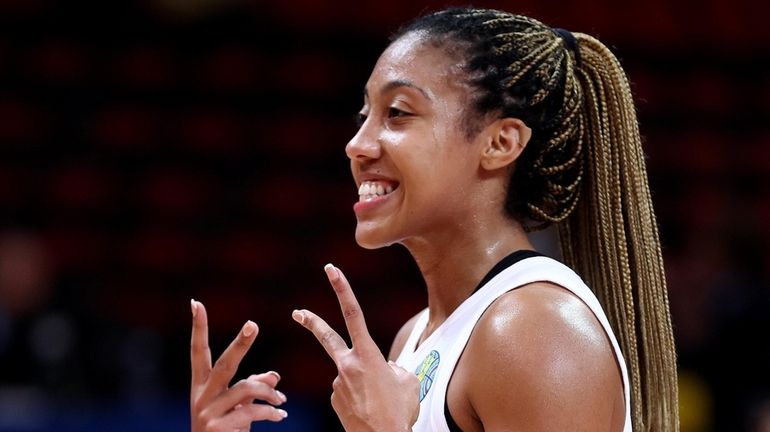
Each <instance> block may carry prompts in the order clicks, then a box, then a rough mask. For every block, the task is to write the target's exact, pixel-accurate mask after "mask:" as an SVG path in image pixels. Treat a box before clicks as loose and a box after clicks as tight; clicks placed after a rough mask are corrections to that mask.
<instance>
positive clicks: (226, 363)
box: [201, 321, 259, 398]
mask: <svg viewBox="0 0 770 432" xmlns="http://www.w3.org/2000/svg"><path fill="white" fill-rule="evenodd" d="M257 333H259V327H257V325H256V324H255V323H254V322H253V321H246V324H244V325H243V328H242V329H241V331H240V333H238V336H236V337H235V339H234V340H233V341H232V342H231V343H230V345H229V346H228V347H227V349H225V351H224V352H223V353H222V355H221V356H220V357H219V359H217V361H216V363H214V367H213V368H212V369H211V374H209V378H208V383H207V386H206V389H205V390H204V392H203V395H201V397H202V398H208V397H212V396H214V395H216V394H218V393H221V392H223V391H224V390H225V389H226V388H227V386H228V385H229V384H230V381H232V380H233V376H235V372H236V371H237V370H238V366H239V365H240V363H241V360H243V357H244V356H245V355H246V352H247V351H248V350H249V348H251V345H252V344H253V343H254V339H256V338H257Z"/></svg>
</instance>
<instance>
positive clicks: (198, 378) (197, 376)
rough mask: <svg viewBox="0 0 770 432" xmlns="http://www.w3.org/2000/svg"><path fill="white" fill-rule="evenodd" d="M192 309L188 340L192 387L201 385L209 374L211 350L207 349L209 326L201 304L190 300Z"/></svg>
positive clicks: (204, 309)
mask: <svg viewBox="0 0 770 432" xmlns="http://www.w3.org/2000/svg"><path fill="white" fill-rule="evenodd" d="M190 307H191V308H192V316H193V318H192V337H191V340H190V365H191V369H192V386H193V387H195V386H198V385H200V384H203V383H204V382H205V381H206V379H207V378H208V376H209V372H211V350H210V349H209V325H208V316H207V314H206V308H205V307H203V303H201V302H197V301H195V300H192V299H191V300H190Z"/></svg>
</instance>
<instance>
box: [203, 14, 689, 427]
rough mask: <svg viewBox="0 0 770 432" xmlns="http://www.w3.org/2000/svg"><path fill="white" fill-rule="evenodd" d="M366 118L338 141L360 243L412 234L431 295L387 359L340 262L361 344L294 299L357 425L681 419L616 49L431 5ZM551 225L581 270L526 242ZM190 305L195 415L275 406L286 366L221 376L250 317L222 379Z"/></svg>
mask: <svg viewBox="0 0 770 432" xmlns="http://www.w3.org/2000/svg"><path fill="white" fill-rule="evenodd" d="M360 114H361V127H360V129H359V131H358V133H357V134H356V136H355V137H353V139H352V140H351V141H350V142H349V143H348V145H347V147H346V153H347V155H348V157H349V158H350V160H351V169H352V172H353V177H354V180H355V182H356V186H357V187H358V188H359V201H358V202H357V203H356V204H355V205H354V211H355V213H356V217H357V221H358V224H357V227H356V240H357V242H358V243H359V244H360V245H361V246H363V247H366V248H377V247H383V246H387V245H390V244H393V243H399V244H402V245H404V246H405V247H406V248H407V249H408V250H409V251H410V253H411V254H412V256H413V257H414V259H415V261H416V262H417V264H418V266H419V268H420V271H421V272H422V275H423V277H424V278H425V283H426V285H427V289H428V307H427V309H426V310H425V311H423V312H421V313H420V314H418V315H417V316H415V317H414V318H413V319H411V320H410V321H409V322H407V323H406V324H405V325H404V327H403V328H402V330H401V331H400V332H399V334H398V335H397V336H396V339H395V341H394V343H393V346H392V349H391V352H390V355H389V359H390V360H391V362H386V360H385V358H384V357H383V355H382V354H381V353H380V352H379V351H378V349H377V347H376V346H375V344H374V343H373V342H372V340H371V338H370V337H369V335H368V332H367V330H366V324H365V321H364V318H363V314H362V312H361V310H360V308H359V307H358V304H357V302H356V300H355V297H354V295H353V293H352V291H351V289H350V286H349V285H348V283H347V281H346V279H345V277H344V275H342V273H341V272H340V271H339V269H337V268H335V267H334V266H332V265H327V266H326V268H325V270H326V273H327V276H328V277H329V280H330V282H331V284H332V286H333V287H334V289H335V292H336V294H337V296H338V299H339V301H340V305H341V307H342V312H343V315H344V317H345V322H346V324H347V327H348V331H349V333H350V337H351V342H352V347H350V348H349V347H347V346H346V344H345V342H344V341H343V339H342V338H340V336H339V335H338V334H337V333H336V332H335V331H334V330H332V329H331V328H330V327H329V326H328V325H327V324H326V323H325V322H324V321H323V320H322V319H321V318H319V317H318V316H316V315H315V314H313V313H312V312H310V311H307V310H298V311H295V312H294V313H293V315H292V316H293V318H294V319H295V320H296V321H298V322H299V323H300V324H302V325H303V326H305V327H307V328H308V329H309V330H310V331H312V332H313V334H314V335H315V336H316V337H317V338H318V340H319V342H320V343H321V344H322V346H323V347H324V348H325V349H326V351H327V353H328V354H329V355H330V357H331V358H332V360H333V361H334V362H335V364H336V365H337V368H338V377H337V378H336V379H335V381H334V383H333V389H334V392H333V393H332V406H333V407H334V409H335V411H336V412H337V414H338V416H339V418H340V421H341V422H342V424H343V426H344V427H345V429H346V430H348V431H410V430H414V431H450V430H451V431H454V430H462V431H466V432H470V431H484V430H533V431H535V430H536V431H541V430H543V431H546V430H547V431H552V430H572V431H580V430H585V431H595V430H611V431H630V430H632V428H633V429H635V430H637V431H642V430H654V431H669V430H677V429H678V421H677V405H676V380H675V354H674V348H673V341H672V334H671V324H670V318H669V313H668V304H667V297H666V289H665V281H664V276H663V266H662V260H661V254H660V246H659V240H658V234H657V228H656V224H655V218H654V215H653V212H652V205H651V201H650V194H649V190H648V186H647V178H646V172H645V167H644V160H643V154H642V150H641V144H640V138H639V132H638V127H637V122H636V115H635V112H634V107H633V102H632V99H631V94H630V91H629V87H628V83H627V81H626V78H625V75H624V73H623V71H622V69H621V67H620V65H619V64H618V62H617V60H616V58H615V57H614V56H613V55H612V54H611V53H610V52H609V50H608V49H607V48H606V47H604V46H603V45H602V44H601V43H599V42H598V41H597V40H596V39H594V38H592V37H590V36H587V35H584V34H579V33H578V34H574V35H573V34H572V33H570V32H568V31H566V30H562V29H551V28H549V27H547V26H544V25H543V24H541V23H539V22H537V21H535V20H533V19H530V18H526V17H522V16H517V15H512V14H509V13H506V12H501V11H495V10H483V9H448V10H444V11H440V12H436V13H433V14H430V15H427V16H425V17H421V18H418V19H417V20H415V21H414V22H412V23H411V24H409V25H407V26H406V27H405V28H404V29H402V30H401V31H400V32H398V34H397V35H396V36H395V37H394V38H393V41H392V43H391V44H390V46H389V47H388V48H387V49H386V50H385V52H384V53H383V54H382V56H381V57H380V58H379V60H378V61H377V64H376V65H375V67H374V70H373V72H372V75H371V77H370V79H369V81H368V83H367V85H366V89H365V98H364V107H363V109H362V111H361V113H360ZM550 224H556V225H557V229H558V232H559V235H560V240H561V246H562V253H563V256H564V261H565V262H566V263H567V264H568V265H569V266H570V267H572V268H573V269H574V270H575V271H576V272H577V274H580V275H581V276H582V280H581V278H580V277H578V276H577V275H576V274H575V273H574V272H572V270H570V269H569V268H568V267H566V266H564V265H562V264H560V263H558V262H556V261H554V260H552V259H550V258H546V257H543V256H541V255H540V254H538V253H537V252H535V251H534V248H533V246H532V244H531V243H530V242H529V240H528V238H527V234H526V233H527V232H528V231H531V230H535V229H540V228H543V227H546V226H548V225H550ZM583 280H585V281H586V283H583ZM586 284H587V286H590V287H591V289H592V290H593V292H595V293H596V296H597V297H598V300H599V301H597V299H596V297H594V295H593V293H592V292H591V291H590V290H589V289H588V288H587V286H586ZM197 308H198V310H199V312H198V315H197V317H196V318H197V320H194V323H197V324H195V325H194V334H193V351H194V352H193V420H194V426H193V429H194V430H195V429H196V426H195V425H196V420H200V419H201V418H202V417H201V413H208V416H203V420H209V422H210V423H212V424H214V425H215V426H216V425H217V424H218V423H217V421H218V420H217V419H222V418H225V417H227V416H230V417H231V418H235V417H238V419H241V420H242V421H246V420H260V419H272V420H275V419H278V418H279V417H280V416H281V415H282V414H281V412H280V411H278V410H277V409H275V408H273V407H271V406H270V405H260V404H252V403H251V402H252V401H253V400H254V399H260V400H262V401H267V402H268V403H270V404H278V403H280V402H281V401H282V400H284V399H283V398H282V397H281V395H280V393H278V392H276V391H275V390H274V387H275V383H276V380H275V377H274V376H272V375H263V376H257V377H253V378H250V380H247V381H246V382H245V383H244V382H240V383H238V384H236V385H235V386H233V387H232V388H230V389H229V390H228V389H227V382H228V381H229V379H230V378H231V377H232V373H231V371H232V368H233V367H234V365H237V363H238V361H239V360H240V356H242V353H243V352H245V350H246V349H247V345H248V344H249V343H250V342H251V341H252V340H253V337H254V333H255V327H252V326H253V323H247V326H249V327H245V328H244V330H248V329H251V331H250V333H249V335H246V334H245V333H247V331H244V333H243V336H242V337H241V338H240V339H236V341H235V342H234V345H233V346H231V348H229V349H228V350H227V351H226V352H225V353H224V354H223V358H224V359H225V360H224V361H223V363H224V364H225V366H222V367H221V369H223V370H225V371H228V373H220V374H219V375H221V376H222V377H226V378H227V379H223V378H219V380H218V381H216V385H215V386H214V388H215V390H210V391H208V393H205V392H206V390H205V389H208V387H206V386H205V385H204V384H201V383H203V382H204V380H203V378H202V376H203V375H205V374H203V375H200V377H199V378H196V374H200V371H206V370H207V368H210V366H208V365H210V361H209V363H206V362H205V361H201V360H200V358H203V356H200V355H198V356H197V357H196V352H195V351H196V341H198V342H200V341H202V340H203V336H202V335H203V332H201V331H200V327H198V330H195V326H196V325H197V326H200V325H202V323H203V322H204V320H203V319H202V317H201V315H202V314H201V313H200V311H201V310H202V307H201V306H200V305H199V304H198V305H197ZM605 311H606V315H605ZM196 331H197V333H196ZM239 344H241V347H240V348H238V345H239ZM233 347H235V348H233ZM196 358H197V359H198V360H196ZM196 361H197V362H198V364H197V366H196ZM220 361H222V360H220ZM217 370H218V369H217V367H215V368H214V371H212V373H211V375H212V376H213V375H215V373H214V372H216V371H217ZM196 371H197V372H196ZM247 388H249V389H251V390H245V389H247ZM200 389H204V390H200ZM201 392H204V393H205V394H206V395H207V398H208V399H207V398H200V397H197V398H196V395H197V394H200V393H201ZM211 395H218V396H217V398H218V399H216V398H212V397H211ZM210 400H214V401H215V402H213V403H212V404H211V405H216V407H217V410H211V409H208V408H207V407H208V406H211V405H207V403H208V401H210ZM201 401H202V402H201ZM207 409H208V411H206V410H207ZM212 413H216V414H212ZM217 415H221V416H223V417H216V416H217ZM197 424H202V423H197ZM219 424H222V423H221V421H220V423H219ZM231 424H233V425H236V423H231ZM244 425H245V426H244ZM239 427H243V428H244V429H246V428H247V427H248V423H241V424H239ZM198 430H204V429H203V428H199V429H198ZM212 430H218V429H216V428H214V429H212Z"/></svg>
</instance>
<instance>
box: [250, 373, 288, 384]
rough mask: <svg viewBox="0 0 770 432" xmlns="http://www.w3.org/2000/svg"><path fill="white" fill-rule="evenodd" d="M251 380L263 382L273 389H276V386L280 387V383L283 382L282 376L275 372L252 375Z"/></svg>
mask: <svg viewBox="0 0 770 432" xmlns="http://www.w3.org/2000/svg"><path fill="white" fill-rule="evenodd" d="M249 378H253V379H255V380H257V381H262V382H263V383H265V384H267V385H269V386H270V387H273V388H275V386H277V385H278V382H279V381H281V375H279V374H278V372H275V371H270V372H265V373H261V374H259V375H252V376H250V377H249Z"/></svg>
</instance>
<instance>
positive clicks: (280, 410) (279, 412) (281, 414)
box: [276, 409, 289, 418]
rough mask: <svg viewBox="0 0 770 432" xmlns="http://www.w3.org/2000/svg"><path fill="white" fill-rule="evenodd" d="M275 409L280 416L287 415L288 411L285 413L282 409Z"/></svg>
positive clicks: (284, 416)
mask: <svg viewBox="0 0 770 432" xmlns="http://www.w3.org/2000/svg"><path fill="white" fill-rule="evenodd" d="M276 411H278V415H280V416H281V418H286V417H288V416H289V413H287V412H286V411H284V410H282V409H277V410H276Z"/></svg>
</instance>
